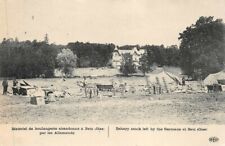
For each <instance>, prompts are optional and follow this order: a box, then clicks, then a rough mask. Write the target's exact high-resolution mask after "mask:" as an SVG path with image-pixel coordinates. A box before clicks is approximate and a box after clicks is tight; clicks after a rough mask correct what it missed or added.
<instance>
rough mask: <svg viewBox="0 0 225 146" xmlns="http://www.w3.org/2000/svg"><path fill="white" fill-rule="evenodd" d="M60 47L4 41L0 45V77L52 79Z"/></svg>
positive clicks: (38, 43)
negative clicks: (42, 77) (41, 77)
mask: <svg viewBox="0 0 225 146" xmlns="http://www.w3.org/2000/svg"><path fill="white" fill-rule="evenodd" d="M59 48H60V46H56V45H54V44H51V45H49V44H48V43H47V42H45V41H42V42H37V41H35V40H34V41H32V42H31V41H25V42H19V41H18V40H17V39H16V40H13V39H4V40H3V41H2V43H1V44H0V76H3V77H4V76H5V77H16V78H33V77H39V76H45V77H52V76H53V75H54V69H55V67H56V60H55V59H56V55H57V53H58V50H59Z"/></svg>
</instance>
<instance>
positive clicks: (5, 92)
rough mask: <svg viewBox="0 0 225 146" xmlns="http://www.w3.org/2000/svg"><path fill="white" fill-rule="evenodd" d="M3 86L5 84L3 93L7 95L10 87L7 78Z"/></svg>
mask: <svg viewBox="0 0 225 146" xmlns="http://www.w3.org/2000/svg"><path fill="white" fill-rule="evenodd" d="M2 86H3V95H6V94H7V89H8V81H7V80H6V79H4V80H3V82H2Z"/></svg>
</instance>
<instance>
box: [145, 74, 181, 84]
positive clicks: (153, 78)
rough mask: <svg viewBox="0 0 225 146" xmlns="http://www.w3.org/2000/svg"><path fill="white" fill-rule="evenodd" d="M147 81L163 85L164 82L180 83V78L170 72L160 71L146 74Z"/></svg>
mask: <svg viewBox="0 0 225 146" xmlns="http://www.w3.org/2000/svg"><path fill="white" fill-rule="evenodd" d="M148 81H149V83H151V84H161V85H163V84H164V82H166V84H179V83H180V79H179V78H178V77H177V76H175V75H174V74H172V73H168V72H165V71H162V72H160V73H157V74H154V73H152V74H148Z"/></svg>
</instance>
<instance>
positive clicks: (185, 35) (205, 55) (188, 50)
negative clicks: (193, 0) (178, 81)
mask: <svg viewBox="0 0 225 146" xmlns="http://www.w3.org/2000/svg"><path fill="white" fill-rule="evenodd" d="M224 36H225V25H224V23H223V22H222V20H221V19H216V20H214V19H213V17H212V16H210V17H200V18H199V19H198V20H197V21H196V23H195V24H192V25H191V26H189V27H187V28H186V30H184V31H183V32H182V33H180V37H179V39H180V40H181V45H180V56H181V57H180V59H181V68H182V70H183V72H184V73H185V74H187V75H188V76H191V77H193V78H195V79H200V78H205V77H206V76H207V75H208V74H210V73H214V72H218V71H220V70H222V69H223V67H224V63H225V57H224V56H225V37H224Z"/></svg>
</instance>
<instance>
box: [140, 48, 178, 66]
mask: <svg viewBox="0 0 225 146" xmlns="http://www.w3.org/2000/svg"><path fill="white" fill-rule="evenodd" d="M141 48H142V49H146V51H147V59H148V64H149V66H152V65H153V64H157V65H159V66H164V65H166V66H179V65H180V54H179V53H180V52H179V49H178V47H177V46H176V45H173V46H168V47H164V46H163V45H161V46H156V45H146V46H143V47H141Z"/></svg>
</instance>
